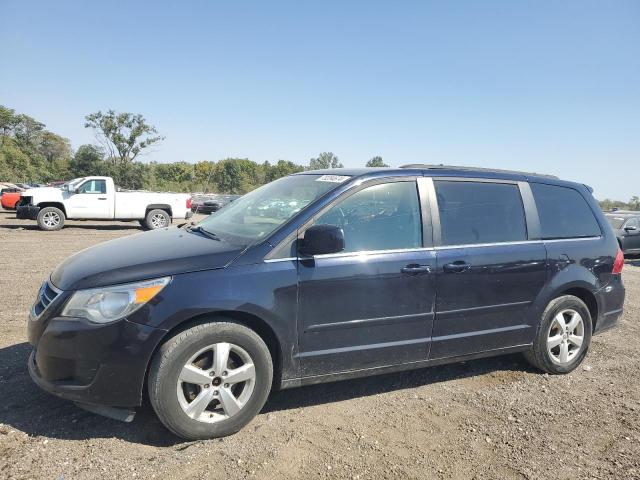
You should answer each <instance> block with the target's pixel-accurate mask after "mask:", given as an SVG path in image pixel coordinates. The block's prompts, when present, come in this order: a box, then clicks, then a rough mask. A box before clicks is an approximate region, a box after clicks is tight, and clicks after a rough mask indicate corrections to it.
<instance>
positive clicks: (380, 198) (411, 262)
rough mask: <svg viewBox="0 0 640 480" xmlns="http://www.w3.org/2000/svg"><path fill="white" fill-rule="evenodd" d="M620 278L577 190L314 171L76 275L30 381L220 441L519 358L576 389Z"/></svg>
mask: <svg viewBox="0 0 640 480" xmlns="http://www.w3.org/2000/svg"><path fill="white" fill-rule="evenodd" d="M623 265H624V257H623V255H622V252H621V251H620V249H619V248H618V242H617V240H616V236H615V235H614V233H613V230H612V229H611V226H610V224H609V222H608V221H607V219H606V218H605V217H604V215H603V213H602V211H601V210H600V208H599V205H598V203H597V202H596V201H595V199H594V198H593V197H592V195H591V192H590V190H589V189H588V188H587V187H586V186H585V185H582V184H579V183H573V182H567V181H562V180H559V179H557V178H555V177H547V176H541V175H535V174H527V173H518V172H504V171H497V170H495V171H491V170H482V169H469V168H462V167H443V166H439V167H436V166H428V165H408V166H406V167H404V168H377V169H353V170H351V169H340V170H324V171H306V172H302V173H299V174H295V175H290V176H288V177H284V178H281V179H278V180H276V181H274V182H272V183H269V184H267V185H265V186H262V187H260V188H258V189H256V190H254V191H252V192H250V193H248V194H246V195H245V196H243V197H242V198H240V199H238V200H236V201H235V202H233V203H232V204H231V205H228V206H227V207H225V208H223V209H222V210H220V211H219V212H218V213H216V214H215V215H210V216H209V217H207V218H206V219H205V220H203V221H202V222H200V223H199V224H197V225H190V226H188V227H187V228H184V229H178V228H163V229H159V230H155V231H152V232H148V233H144V234H140V235H132V236H128V237H124V238H119V239H116V240H112V241H110V242H106V243H103V244H101V245H97V246H94V247H92V248H89V249H86V250H83V251H81V252H79V253H77V254H75V255H74V256H72V257H70V258H68V259H67V260H65V261H64V262H63V263H62V264H61V265H59V266H58V267H57V268H56V269H55V270H54V271H53V272H52V274H51V275H50V277H49V278H48V279H47V280H46V281H45V282H44V283H43V285H42V288H41V290H40V292H39V294H38V297H37V299H36V302H35V304H34V306H33V309H32V311H31V314H30V318H29V322H28V338H29V343H31V345H32V346H33V351H32V353H31V356H30V358H29V372H30V375H31V377H32V378H33V380H34V381H35V382H36V383H37V384H38V385H40V386H41V387H42V388H43V389H45V390H47V391H49V392H51V393H53V394H55V395H58V396H60V397H63V398H67V399H70V400H73V401H74V402H77V403H79V404H81V405H84V406H85V408H89V409H91V410H93V411H95V412H99V413H103V414H106V415H109V416H112V417H119V418H123V419H130V418H132V417H133V414H134V413H135V411H134V410H133V408H135V407H136V406H139V405H141V403H142V402H143V395H144V394H145V393H146V392H148V396H149V399H150V403H151V405H152V406H153V408H154V410H155V412H156V413H157V415H158V417H159V418H160V420H161V421H162V422H163V424H164V425H165V426H166V427H167V428H168V429H169V430H171V431H172V432H174V433H176V434H177V435H179V436H182V437H184V438H191V439H197V438H211V437H220V436H224V435H229V434H231V433H234V432H236V431H238V430H239V429H241V428H242V427H243V426H245V425H246V424H247V423H248V422H249V421H251V419H252V418H253V417H254V416H255V415H256V414H257V413H258V412H259V411H260V410H261V409H262V407H263V405H264V404H265V402H266V400H267V397H268V395H269V392H270V391H271V390H272V389H278V388H291V387H298V386H302V385H310V384H317V383H323V382H330V381H335V380H344V379H351V378H355V377H362V376H368V375H375V374H381V373H391V372H398V371H402V370H409V369H414V368H421V367H427V366H431V365H439V364H444V363H451V362H459V361H463V360H470V359H475V358H480V357H488V356H493V355H502V354H507V353H515V352H522V353H523V354H524V355H525V357H526V358H527V360H528V361H529V362H530V363H531V364H532V365H534V366H535V367H537V368H539V369H540V370H542V371H544V372H548V373H551V374H564V373H568V372H571V371H573V370H574V369H576V367H577V366H578V365H579V364H580V363H581V362H582V361H583V359H584V358H585V356H586V355H587V351H588V349H589V345H590V342H591V337H592V335H593V334H596V333H599V332H602V331H604V330H606V329H609V328H611V327H613V326H615V325H616V323H617V322H618V319H619V318H620V316H621V315H622V308H623V302H624V297H625V289H624V286H623V283H622V276H621V272H622V268H623ZM384 381H389V378H388V377H387V379H386V380H384ZM145 385H146V388H145Z"/></svg>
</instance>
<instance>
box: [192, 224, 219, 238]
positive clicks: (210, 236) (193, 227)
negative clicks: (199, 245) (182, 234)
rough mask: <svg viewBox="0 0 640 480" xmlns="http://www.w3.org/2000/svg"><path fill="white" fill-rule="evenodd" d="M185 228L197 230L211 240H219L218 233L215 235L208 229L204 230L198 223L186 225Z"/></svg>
mask: <svg viewBox="0 0 640 480" xmlns="http://www.w3.org/2000/svg"><path fill="white" fill-rule="evenodd" d="M187 230H189V231H190V232H198V233H201V234H203V235H204V236H205V237H209V238H210V239H212V240H218V241H220V240H221V239H220V237H219V236H218V235H216V234H215V233H213V232H210V231H209V230H205V229H204V228H202V227H201V226H200V225H190V226H188V227H187Z"/></svg>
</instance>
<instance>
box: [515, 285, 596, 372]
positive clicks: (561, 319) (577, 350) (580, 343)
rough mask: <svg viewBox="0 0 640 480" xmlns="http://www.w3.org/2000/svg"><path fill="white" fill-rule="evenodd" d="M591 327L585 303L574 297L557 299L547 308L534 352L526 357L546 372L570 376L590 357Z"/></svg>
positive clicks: (535, 341)
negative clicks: (588, 354)
mask: <svg viewBox="0 0 640 480" xmlns="http://www.w3.org/2000/svg"><path fill="white" fill-rule="evenodd" d="M592 325H593V323H592V319H591V313H590V312H589V309H588V308H587V306H586V305H585V303H584V302H583V301H582V300H580V299H579V298H578V297H574V296H573V295H564V296H562V297H558V298H556V299H555V300H553V301H551V302H550V303H549V305H548V306H547V308H546V309H545V311H544V313H543V315H542V322H541V324H540V328H539V329H538V333H537V335H536V338H535V340H534V342H533V349H532V350H531V351H529V352H526V353H525V357H526V359H527V360H528V361H529V363H531V364H532V365H533V366H534V367H537V368H539V369H540V370H543V371H545V372H548V373H553V374H563V373H569V372H571V371H573V370H574V369H575V368H576V367H577V366H578V365H580V363H582V361H583V360H584V357H585V356H586V355H587V351H588V350H589V345H590V344H591V332H592Z"/></svg>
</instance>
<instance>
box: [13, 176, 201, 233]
mask: <svg viewBox="0 0 640 480" xmlns="http://www.w3.org/2000/svg"><path fill="white" fill-rule="evenodd" d="M191 216H192V212H191V197H190V195H188V194H182V193H151V192H123V191H117V189H116V187H115V185H114V183H113V179H112V178H111V177H82V178H76V179H74V180H71V181H69V182H66V183H65V184H63V185H62V186H61V187H44V188H33V189H28V190H26V191H24V192H23V193H22V197H21V200H20V203H19V204H18V205H17V217H18V218H26V219H31V220H36V221H37V222H38V227H39V228H40V229H41V230H59V229H61V228H62V227H63V226H64V222H65V220H66V219H68V218H69V219H81V220H138V221H139V222H140V225H141V226H142V227H143V228H145V229H148V230H153V229H158V228H164V227H168V226H169V225H171V222H172V219H188V218H190V217H191Z"/></svg>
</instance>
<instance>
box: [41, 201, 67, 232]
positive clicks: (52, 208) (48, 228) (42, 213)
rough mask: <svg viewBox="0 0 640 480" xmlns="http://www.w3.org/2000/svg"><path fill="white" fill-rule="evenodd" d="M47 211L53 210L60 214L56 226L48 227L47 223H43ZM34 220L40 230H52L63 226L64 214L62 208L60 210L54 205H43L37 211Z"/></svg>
mask: <svg viewBox="0 0 640 480" xmlns="http://www.w3.org/2000/svg"><path fill="white" fill-rule="evenodd" d="M47 212H55V213H57V214H58V215H59V216H60V223H59V224H58V225H57V226H55V227H53V228H52V227H48V226H47V225H45V224H44V215H45V214H46V213H47ZM36 221H37V222H38V228H39V229H40V230H45V231H47V232H54V231H56V230H60V229H61V228H62V227H64V221H65V215H64V212H63V211H62V210H60V209H59V208H56V207H44V208H43V209H41V210H40V211H39V212H38V217H37V219H36Z"/></svg>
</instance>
